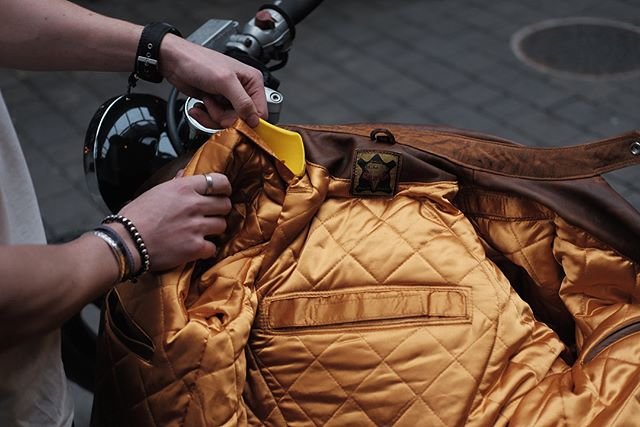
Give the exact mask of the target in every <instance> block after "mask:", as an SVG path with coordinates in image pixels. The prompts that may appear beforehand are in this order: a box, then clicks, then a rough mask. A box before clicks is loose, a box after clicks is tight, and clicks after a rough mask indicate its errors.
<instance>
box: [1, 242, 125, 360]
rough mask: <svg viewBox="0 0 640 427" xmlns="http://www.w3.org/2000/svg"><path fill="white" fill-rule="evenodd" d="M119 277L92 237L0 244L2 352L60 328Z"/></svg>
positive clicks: (103, 248) (106, 253)
mask: <svg viewBox="0 0 640 427" xmlns="http://www.w3.org/2000/svg"><path fill="white" fill-rule="evenodd" d="M117 277H118V265H117V263H116V261H115V258H114V256H113V254H112V253H111V250H110V249H109V247H108V245H107V244H106V243H105V242H103V241H102V240H101V239H99V238H98V237H96V236H93V235H91V234H86V235H83V236H82V237H80V238H78V239H76V240H74V241H73V242H70V243H66V244H62V245H49V246H45V245H25V246H0V289H2V292H0V349H1V348H3V347H6V346H10V345H12V344H14V343H15V342H17V341H19V340H21V339H24V338H27V337H29V336H32V335H35V334H39V333H45V332H48V331H51V330H53V329H55V328H57V327H59V326H60V325H61V324H62V323H63V322H64V321H65V320H67V319H68V318H70V317H71V316H72V315H73V314H74V313H76V312H78V311H79V310H80V309H81V308H82V307H83V306H85V305H86V304H88V303H89V302H91V301H93V300H94V299H95V298H97V297H98V296H100V295H101V294H103V293H104V292H106V291H107V290H108V289H109V288H110V287H111V285H112V284H113V283H114V281H115V280H116V278H117Z"/></svg>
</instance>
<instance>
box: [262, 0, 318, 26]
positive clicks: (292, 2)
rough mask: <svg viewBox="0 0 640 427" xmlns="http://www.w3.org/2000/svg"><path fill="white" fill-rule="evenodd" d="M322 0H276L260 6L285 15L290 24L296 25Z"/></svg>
mask: <svg viewBox="0 0 640 427" xmlns="http://www.w3.org/2000/svg"><path fill="white" fill-rule="evenodd" d="M320 3H322V0H276V1H275V2H274V3H272V4H265V5H264V6H262V7H261V8H260V10H262V9H273V10H275V11H277V12H279V13H280V14H282V15H284V16H285V19H287V21H288V22H289V25H291V26H295V25H297V24H298V22H300V21H302V20H303V19H304V18H306V17H307V15H309V14H310V13H311V12H312V11H313V10H314V9H315V8H316V7H318V5H319V4H320Z"/></svg>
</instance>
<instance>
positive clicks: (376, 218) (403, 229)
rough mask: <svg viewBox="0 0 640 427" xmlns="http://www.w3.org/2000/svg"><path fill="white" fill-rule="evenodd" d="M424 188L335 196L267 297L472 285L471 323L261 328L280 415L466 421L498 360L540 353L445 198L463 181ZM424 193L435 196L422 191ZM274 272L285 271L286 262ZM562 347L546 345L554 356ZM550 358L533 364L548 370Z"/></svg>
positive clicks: (259, 343)
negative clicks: (385, 195)
mask: <svg viewBox="0 0 640 427" xmlns="http://www.w3.org/2000/svg"><path fill="white" fill-rule="evenodd" d="M422 190H423V191H420V192H418V193H417V194H410V193H407V194H404V195H403V197H396V198H395V199H392V200H388V199H377V200H366V201H364V200H362V199H344V198H328V199H326V200H325V202H324V203H323V204H322V207H321V208H320V210H319V211H318V212H317V214H316V215H315V217H314V219H313V221H312V222H311V225H310V226H309V231H308V233H307V234H306V237H305V242H304V246H303V247H301V248H298V247H297V246H295V244H294V245H293V246H292V247H291V248H290V250H291V252H292V253H299V256H298V257H297V259H296V263H295V266H294V268H293V271H290V272H288V273H287V275H286V276H283V277H286V279H285V280H283V281H282V282H281V283H279V284H278V285H277V286H274V284H273V283H272V282H270V287H269V292H270V293H269V294H268V295H279V294H288V293H295V292H316V291H326V290H335V289H343V290H344V289H348V288H349V287H362V286H385V287H393V286H394V285H395V286H407V285H411V284H429V285H433V286H436V285H450V286H471V287H472V289H473V297H472V298H473V313H472V319H473V322H472V324H471V325H469V324H460V325H456V326H451V325H449V326H447V327H442V326H441V325H432V326H427V327H424V326H423V327H412V326H411V325H405V326H403V327H388V326H386V327H385V326H384V325H367V324H364V325H358V324H354V325H351V326H349V327H347V328H339V330H334V331H331V330H330V331H324V332H322V331H321V330H320V331H318V330H316V331H314V330H313V329H307V330H301V331H284V332H282V333H276V334H275V335H273V334H270V333H269V332H265V331H254V333H253V334H252V339H251V340H250V343H249V345H250V346H251V349H252V352H253V353H254V354H255V355H256V358H257V360H258V363H259V364H260V366H261V372H262V375H263V376H264V377H265V378H268V379H267V382H268V383H269V384H270V389H271V392H272V393H273V395H274V397H273V398H274V400H275V403H276V404H277V408H278V409H277V411H279V412H278V414H277V417H276V414H275V413H273V414H272V415H274V418H273V420H275V419H277V418H279V417H280V416H282V415H283V416H284V418H285V419H286V422H287V423H289V424H295V423H297V422H299V423H302V424H310V425H344V424H345V423H348V422H349V421H348V420H349V419H351V417H353V416H354V414H359V417H361V418H358V422H360V421H362V420H365V421H362V422H363V423H365V424H366V423H370V424H371V425H376V426H382V425H416V423H425V422H426V423H427V424H429V425H452V424H457V423H460V422H463V420H464V418H461V417H464V414H465V413H467V412H468V410H469V409H470V408H471V406H472V403H473V402H472V401H473V397H474V396H476V393H469V391H470V390H477V393H479V395H478V396H479V398H480V399H482V398H484V397H488V396H486V395H485V394H490V393H489V390H487V388H488V387H487V386H488V383H491V382H492V381H496V380H497V378H498V377H499V376H500V372H493V373H492V374H491V375H489V378H486V377H485V376H484V371H485V369H486V364H487V362H488V361H489V360H493V359H494V358H500V359H503V358H504V357H505V356H506V355H507V354H509V353H510V352H513V351H514V348H518V350H520V351H522V352H524V353H526V352H528V351H535V348H536V346H535V345H534V343H532V341H533V340H532V339H531V336H530V334H531V333H532V331H533V330H534V329H536V328H537V327H538V326H536V325H535V324H534V323H533V317H532V316H531V315H528V316H526V315H525V317H522V314H520V316H519V317H520V319H521V320H522V322H521V323H520V324H516V325H514V324H510V325H509V327H508V328H504V327H500V326H499V320H498V319H499V318H500V317H501V316H505V315H506V313H509V316H513V315H514V312H518V313H521V312H522V311H523V310H524V311H525V312H526V308H525V307H524V305H523V304H522V302H521V301H520V300H519V299H518V298H517V296H515V294H513V293H511V291H510V286H509V283H508V282H507V281H506V280H505V279H504V277H502V276H501V274H500V273H499V272H498V271H496V270H495V268H494V267H493V265H492V264H491V263H490V262H489V261H488V260H486V259H485V258H484V252H483V250H482V248H481V244H480V242H479V241H478V239H477V237H476V234H475V231H474V230H473V228H472V226H471V224H470V223H469V222H468V221H467V220H466V219H465V218H464V216H463V215H462V214H461V213H460V212H459V211H457V209H455V208H453V207H452V206H451V204H450V203H449V202H448V201H447V200H446V199H445V198H443V197H439V196H438V194H439V193H440V194H447V193H450V192H451V191H452V190H454V191H455V187H451V186H450V187H449V188H446V189H445V188H443V186H442V185H440V184H439V185H438V186H437V188H436V187H434V188H432V189H422ZM336 191H337V190H336ZM424 193H428V194H430V195H431V198H424V197H421V196H422V195H423V194H424ZM408 219H409V221H408ZM287 268H288V267H287ZM267 275H268V276H269V277H278V275H279V271H278V270H277V269H274V270H273V271H268V272H267ZM264 296H267V295H263V297H264ZM514 318H515V317H514ZM527 319H528V320H527ZM496 326H498V327H496ZM547 338H548V337H547ZM525 346H531V348H530V349H526V348H525ZM560 347H561V346H560V345H559V344H557V343H556V344H555V347H554V346H553V345H552V346H551V347H548V346H546V345H544V348H545V351H546V353H547V354H548V356H546V357H547V359H548V361H547V362H546V365H548V364H550V363H551V362H550V361H549V360H554V359H555V357H556V355H557V353H558V352H559V349H560ZM273 349H278V351H277V352H275V351H274V350H273ZM550 349H551V350H552V351H551V352H549V350H550ZM347 353H348V355H347ZM281 354H286V355H287V357H286V358H282V357H281ZM543 358H544V356H543ZM408 360H410V361H412V363H408V362H407V361H408ZM543 365H545V362H540V365H539V366H534V367H530V368H529V369H531V371H532V372H537V375H540V374H542V373H543V372H544V371H543V370H542V369H543V368H542V366H543ZM546 365H545V367H547V366H546ZM492 376H493V378H491V377H492ZM534 384H535V382H530V383H528V384H526V385H524V386H523V388H525V389H526V388H527V387H531V386H533V385H534ZM249 386H250V387H251V384H250V385H249ZM481 386H482V387H481ZM483 395H485V396H483ZM249 403H250V405H252V406H253V405H257V406H259V405H261V402H249ZM258 412H261V411H260V410H258ZM485 416H491V415H489V414H486V415H485ZM493 416H494V417H495V416H497V415H495V414H494V415H493ZM268 420H269V419H268ZM453 420H456V421H453Z"/></svg>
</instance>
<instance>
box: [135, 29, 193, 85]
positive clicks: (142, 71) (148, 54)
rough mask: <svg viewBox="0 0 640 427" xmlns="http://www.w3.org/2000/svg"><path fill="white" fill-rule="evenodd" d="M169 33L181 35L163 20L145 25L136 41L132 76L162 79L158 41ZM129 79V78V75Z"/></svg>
mask: <svg viewBox="0 0 640 427" xmlns="http://www.w3.org/2000/svg"><path fill="white" fill-rule="evenodd" d="M169 33H171V34H175V35H176V36H178V37H182V34H180V31H178V29H177V28H176V27H174V26H172V25H169V24H167V23H164V22H152V23H150V24H147V25H145V27H144V29H143V30H142V34H141V35H140V41H139V42H138V50H137V51H136V60H135V64H134V68H133V69H134V71H133V74H132V77H133V78H139V79H142V80H146V81H148V82H153V83H160V82H161V81H162V74H161V73H160V43H161V42H162V39H163V38H164V36H166V35H167V34H169ZM129 79H130V80H131V77H130V78H129ZM134 86H135V85H134Z"/></svg>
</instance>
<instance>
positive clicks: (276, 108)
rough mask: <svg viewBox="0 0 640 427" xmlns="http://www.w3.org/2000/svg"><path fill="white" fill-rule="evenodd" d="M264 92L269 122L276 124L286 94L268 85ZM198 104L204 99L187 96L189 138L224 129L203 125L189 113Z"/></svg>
mask: <svg viewBox="0 0 640 427" xmlns="http://www.w3.org/2000/svg"><path fill="white" fill-rule="evenodd" d="M264 94H265V97H266V98H267V110H268V113H269V118H268V119H267V121H268V122H269V123H272V124H276V123H278V120H279V119H280V110H281V109H282V102H283V100H284V96H282V94H281V93H280V92H278V91H277V90H273V89H271V88H268V87H265V88H264ZM197 104H202V101H201V100H199V99H197V98H193V97H189V98H187V100H186V102H185V104H184V115H185V118H186V119H187V123H188V124H189V129H190V132H189V140H198V139H199V137H200V136H201V135H202V134H206V135H207V136H211V135H213V134H214V133H216V132H219V131H221V130H222V129H214V128H209V127H206V126H203V125H202V124H200V122H198V121H197V120H196V119H195V118H194V117H193V116H192V115H191V114H189V110H191V109H192V108H194V107H196V105H197Z"/></svg>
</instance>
